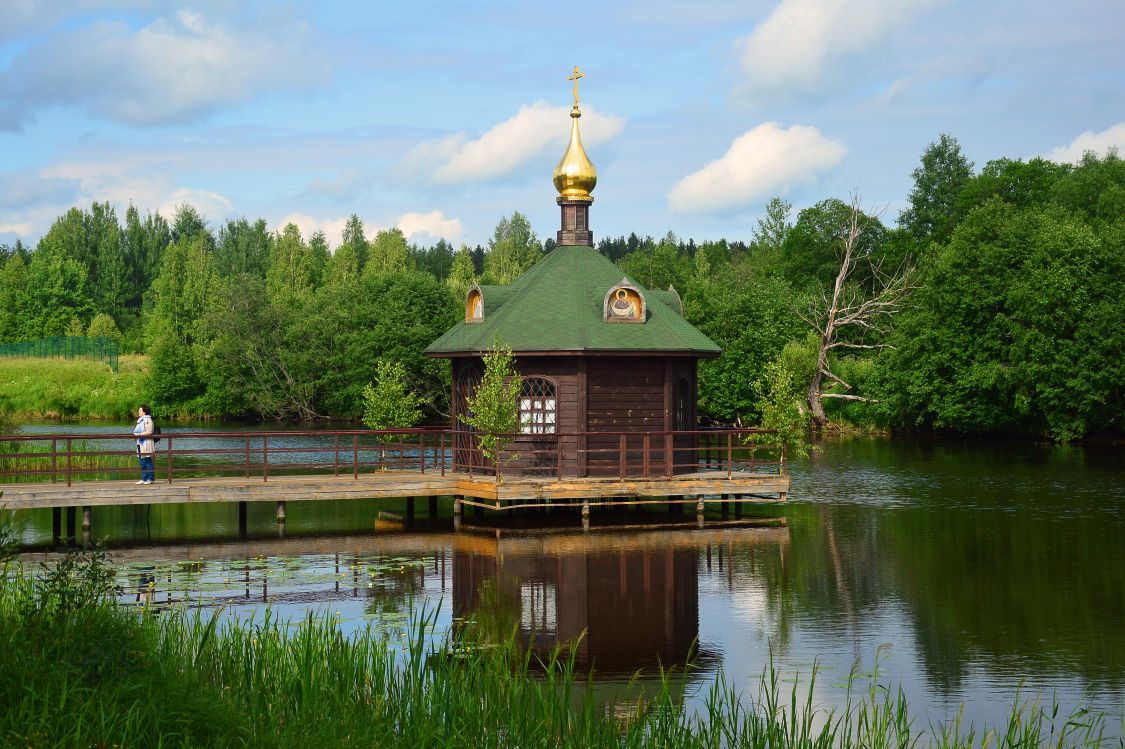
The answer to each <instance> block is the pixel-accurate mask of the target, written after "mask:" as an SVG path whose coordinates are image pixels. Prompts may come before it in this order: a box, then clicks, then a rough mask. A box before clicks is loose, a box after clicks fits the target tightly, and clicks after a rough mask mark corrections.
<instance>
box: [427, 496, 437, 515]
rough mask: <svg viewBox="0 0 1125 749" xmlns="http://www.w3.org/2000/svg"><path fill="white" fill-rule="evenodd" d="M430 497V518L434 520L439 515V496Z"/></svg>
mask: <svg viewBox="0 0 1125 749" xmlns="http://www.w3.org/2000/svg"><path fill="white" fill-rule="evenodd" d="M428 499H429V500H430V506H429V513H430V520H433V519H434V518H436V517H437V497H428Z"/></svg>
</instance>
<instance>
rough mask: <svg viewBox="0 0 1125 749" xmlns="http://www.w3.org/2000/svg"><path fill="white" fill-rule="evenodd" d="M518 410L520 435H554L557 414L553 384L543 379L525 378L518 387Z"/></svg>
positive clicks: (556, 401) (556, 400)
mask: <svg viewBox="0 0 1125 749" xmlns="http://www.w3.org/2000/svg"><path fill="white" fill-rule="evenodd" d="M519 408H520V431H521V432H522V433H524V434H554V433H555V424H556V416H557V413H558V399H557V398H556V397H555V383H553V382H551V381H550V380H548V379H546V378H545V377H525V378H524V379H523V383H522V384H521V385H520V401H519Z"/></svg>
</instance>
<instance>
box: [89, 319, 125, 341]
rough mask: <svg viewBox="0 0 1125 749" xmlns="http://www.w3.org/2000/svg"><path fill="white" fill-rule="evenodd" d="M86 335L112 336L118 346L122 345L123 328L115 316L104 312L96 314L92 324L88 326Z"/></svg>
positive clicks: (93, 336)
mask: <svg viewBox="0 0 1125 749" xmlns="http://www.w3.org/2000/svg"><path fill="white" fill-rule="evenodd" d="M86 335H87V336H88V337H90V338H112V339H113V340H114V342H116V343H117V345H118V346H120V345H121V330H120V329H119V328H118V327H117V323H116V322H114V320H113V318H112V317H110V316H109V315H107V314H106V313H104V312H99V313H98V314H96V315H94V319H93V320H91V321H90V326H89V327H88V328H86Z"/></svg>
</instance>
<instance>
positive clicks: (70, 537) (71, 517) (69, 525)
mask: <svg viewBox="0 0 1125 749" xmlns="http://www.w3.org/2000/svg"><path fill="white" fill-rule="evenodd" d="M77 519H78V508H76V507H68V508H66V541H67V543H74V540H75V537H76V535H77V534H76V532H75V521H76V520H77Z"/></svg>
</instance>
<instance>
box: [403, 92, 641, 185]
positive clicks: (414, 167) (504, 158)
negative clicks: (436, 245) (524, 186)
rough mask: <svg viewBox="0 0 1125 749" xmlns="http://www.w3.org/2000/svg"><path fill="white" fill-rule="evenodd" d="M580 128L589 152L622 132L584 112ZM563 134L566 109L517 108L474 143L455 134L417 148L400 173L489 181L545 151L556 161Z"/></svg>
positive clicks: (607, 118) (619, 125) (620, 125)
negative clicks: (551, 152)
mask: <svg viewBox="0 0 1125 749" xmlns="http://www.w3.org/2000/svg"><path fill="white" fill-rule="evenodd" d="M580 127H581V130H582V142H583V145H585V146H586V147H587V148H589V147H591V146H597V145H599V144H601V143H605V142H606V141H609V140H612V139H613V138H615V137H616V136H617V135H618V134H619V133H621V131H622V130H623V129H624V128H625V119H624V118H623V117H615V116H613V115H607V114H601V113H600V112H598V111H596V110H594V109H593V108H590V107H586V108H585V110H584V111H583V113H582V119H581V120H580ZM569 133H570V108H569V107H553V106H550V105H548V104H547V103H546V102H543V101H537V102H535V103H534V104H531V105H527V106H522V107H520V109H519V111H518V112H517V113H516V114H515V115H513V116H512V117H510V118H508V119H506V120H504V121H503V122H501V123H499V124H497V125H495V126H493V127H492V129H490V130H489V131H488V132H486V133H484V134H483V135H481V136H480V137H479V138H475V139H470V138H469V137H468V136H467V135H466V134H465V133H457V134H456V135H450V136H448V137H445V138H439V139H436V140H430V141H425V142H423V143H420V144H418V145H417V146H415V147H414V148H413V149H411V150H410V152H409V153H408V154H407V155H406V158H405V159H404V160H403V168H404V170H405V171H406V172H408V173H409V174H413V175H415V176H420V177H422V178H424V179H427V180H428V181H432V182H436V183H439V184H457V183H466V182H479V181H485V180H493V179H497V178H500V177H503V176H505V175H507V174H510V173H511V172H513V171H515V170H517V169H519V168H520V167H521V166H523V165H524V164H526V163H527V162H529V161H530V160H532V159H533V158H535V157H537V156H539V155H540V154H542V153H543V152H544V151H545V150H546V149H547V148H548V147H550V148H553V149H555V150H557V151H558V154H557V157H556V158H558V157H561V156H562V154H563V151H564V150H565V149H566V143H567V138H568V137H569Z"/></svg>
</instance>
